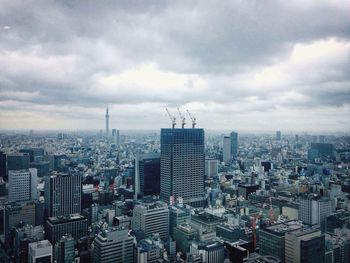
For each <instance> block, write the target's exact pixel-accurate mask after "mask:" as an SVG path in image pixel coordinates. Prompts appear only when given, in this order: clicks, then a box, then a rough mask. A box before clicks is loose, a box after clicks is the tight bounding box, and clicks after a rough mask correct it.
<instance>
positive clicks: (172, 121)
mask: <svg viewBox="0 0 350 263" xmlns="http://www.w3.org/2000/svg"><path fill="white" fill-rule="evenodd" d="M166 112H167V113H168V115H169V118H170V120H171V124H172V127H173V129H174V128H175V126H176V118H175V116H173V115H171V113H170V112H169V110H168V108H166Z"/></svg>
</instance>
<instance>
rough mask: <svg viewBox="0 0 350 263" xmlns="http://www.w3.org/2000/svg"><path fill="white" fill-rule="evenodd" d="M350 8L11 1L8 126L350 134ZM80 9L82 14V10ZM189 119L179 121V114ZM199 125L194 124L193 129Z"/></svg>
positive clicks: (6, 31) (5, 100)
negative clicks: (181, 124)
mask: <svg viewBox="0 0 350 263" xmlns="http://www.w3.org/2000/svg"><path fill="white" fill-rule="evenodd" d="M349 12H350V6H349V5H348V4H347V1H345V0H339V1H306V2H305V1H301V0H300V1H293V2H292V3H291V2H286V1H283V2H278V1H268V2H264V3H262V2H260V1H248V2H242V1H233V2H223V3H221V5H217V4H216V3H213V2H210V1H199V2H191V3H180V2H177V3H173V2H167V1H162V2H141V3H140V2H128V3H121V2H107V3H105V4H100V3H97V2H88V3H84V4H82V3H81V2H74V3H67V2H48V1H36V2H35V3H34V2H32V1H26V2H25V3H23V2H21V1H2V2H1V3H0V40H1V41H0V49H1V52H0V67H1V69H2V70H1V73H0V130H21V129H27V130H29V129H33V130H47V129H52V130H76V129H79V130H86V129H96V130H100V129H104V127H105V125H104V121H105V120H104V118H103V116H104V113H105V107H106V105H107V104H108V106H109V115H110V125H109V127H110V128H117V129H121V130H126V129H144V130H158V129H160V128H161V127H168V126H170V125H169V120H168V117H167V114H166V112H165V108H169V110H170V111H171V112H172V113H173V114H174V115H175V114H176V108H177V107H180V108H181V109H182V110H183V111H185V110H186V109H189V110H190V111H191V113H193V114H194V115H195V116H196V118H197V120H198V126H199V127H203V128H205V129H217V130H237V131H242V130H243V131H256V130H258V131H275V130H281V131H306V132H316V131H320V132H349V130H350V120H349V118H348V116H350V85H349V78H348V74H347V69H348V68H349V61H350V60H349V57H350V36H349V30H348V28H350V21H349V19H348V14H349ZM73 14H74V15H73ZM178 119H179V118H178ZM188 127H189V125H188Z"/></svg>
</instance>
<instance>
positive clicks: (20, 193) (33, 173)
mask: <svg viewBox="0 0 350 263" xmlns="http://www.w3.org/2000/svg"><path fill="white" fill-rule="evenodd" d="M8 179H9V186H8V189H9V201H10V202H17V201H29V200H32V201H33V200H36V199H37V198H38V190H37V187H38V179H37V170H36V169H35V168H30V169H28V170H10V171H9V174H8Z"/></svg>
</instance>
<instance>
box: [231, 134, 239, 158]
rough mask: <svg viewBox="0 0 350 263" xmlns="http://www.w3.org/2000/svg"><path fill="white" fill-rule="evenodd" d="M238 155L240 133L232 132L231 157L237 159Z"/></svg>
mask: <svg viewBox="0 0 350 263" xmlns="http://www.w3.org/2000/svg"><path fill="white" fill-rule="evenodd" d="M237 154H238V133H237V132H231V156H232V157H234V158H236V157H237Z"/></svg>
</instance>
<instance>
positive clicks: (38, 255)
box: [28, 240, 53, 263]
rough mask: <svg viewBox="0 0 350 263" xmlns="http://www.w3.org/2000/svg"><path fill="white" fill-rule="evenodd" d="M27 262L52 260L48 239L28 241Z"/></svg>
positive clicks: (34, 262)
mask: <svg viewBox="0 0 350 263" xmlns="http://www.w3.org/2000/svg"><path fill="white" fill-rule="evenodd" d="M28 247H29V251H28V262H29V263H36V262H53V260H52V245H51V243H50V241H48V240H42V241H38V242H33V243H29V245H28Z"/></svg>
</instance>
